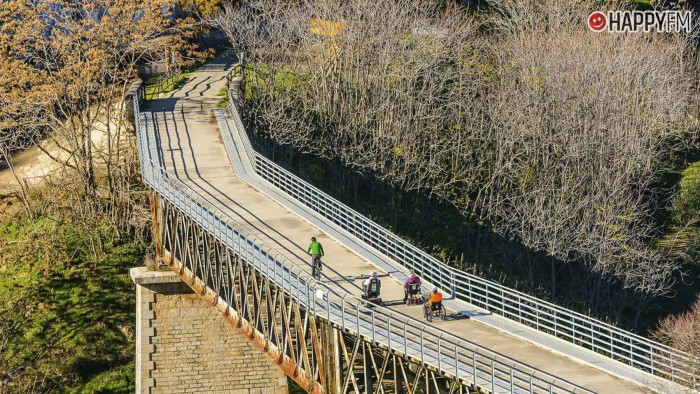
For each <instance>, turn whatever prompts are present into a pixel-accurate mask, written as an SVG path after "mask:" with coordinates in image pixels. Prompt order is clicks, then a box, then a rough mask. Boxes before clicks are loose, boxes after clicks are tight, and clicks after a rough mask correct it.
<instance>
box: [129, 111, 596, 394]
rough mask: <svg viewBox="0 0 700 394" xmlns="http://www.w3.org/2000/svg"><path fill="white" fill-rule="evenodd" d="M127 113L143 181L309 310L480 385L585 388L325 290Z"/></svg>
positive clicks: (523, 388)
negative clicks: (175, 174) (193, 183)
mask: <svg viewBox="0 0 700 394" xmlns="http://www.w3.org/2000/svg"><path fill="white" fill-rule="evenodd" d="M134 115H135V121H134V124H135V128H136V138H137V145H138V148H139V158H140V164H141V171H142V178H143V181H144V183H145V184H146V185H148V186H149V187H150V188H151V189H152V190H153V191H154V192H156V193H157V194H158V195H160V196H161V198H163V199H165V200H166V201H168V202H169V203H170V204H172V205H173V206H174V207H176V208H177V209H178V210H180V211H181V212H183V213H184V214H185V215H187V216H188V217H189V218H190V219H191V220H193V221H194V222H195V223H197V224H198V225H199V226H201V227H202V228H203V229H205V230H206V231H207V232H208V233H209V234H211V235H212V236H213V237H215V238H216V239H217V240H219V241H220V242H222V243H223V244H224V245H226V246H227V247H228V248H230V249H231V250H232V251H233V252H235V253H236V254H237V255H239V256H240V257H241V258H242V259H244V260H245V261H247V262H248V264H250V265H252V266H253V268H254V269H255V270H257V271H258V272H260V273H261V274H262V275H264V276H266V277H268V278H270V280H271V281H272V283H274V284H275V285H276V286H278V287H279V288H280V289H282V290H283V291H284V292H285V293H286V294H287V295H288V296H289V297H291V298H292V299H294V300H295V301H296V302H299V303H300V304H301V305H303V306H304V307H305V308H307V310H309V311H310V312H312V313H314V314H315V315H316V316H318V317H320V318H323V319H326V320H327V321H329V322H330V323H331V324H333V325H335V326H336V327H339V328H340V329H342V330H344V331H345V332H349V333H353V334H355V335H359V336H361V337H363V338H364V339H365V340H367V341H372V342H374V343H381V344H384V345H386V346H387V347H388V348H390V349H392V350H393V351H395V352H400V353H402V354H403V355H405V356H407V357H410V358H411V359H413V360H415V361H416V362H422V363H424V364H426V365H430V366H431V367H433V368H436V369H437V370H439V371H441V372H442V373H443V374H445V375H446V376H451V377H453V378H454V379H459V380H461V381H465V382H471V383H473V384H474V385H475V386H476V387H479V388H481V389H483V390H488V391H491V392H548V393H574V392H575V393H590V392H591V391H589V390H586V389H584V388H582V387H579V386H576V385H575V384H572V383H569V382H567V381H565V380H562V379H560V378H558V377H556V376H554V375H551V374H548V373H546V372H543V371H541V370H537V369H534V368H532V367H530V366H528V365H526V364H523V363H521V362H518V361H516V360H513V359H511V358H509V357H507V356H504V355H501V354H498V353H496V352H493V351H490V350H488V349H484V348H482V347H480V346H479V345H478V344H476V343H473V342H471V341H467V340H464V339H461V338H457V337H455V336H452V335H450V334H447V333H444V332H440V331H439V330H436V329H434V328H432V327H430V326H426V325H423V324H419V323H417V322H416V321H414V320H413V319H411V318H409V317H407V316H405V315H402V314H399V313H395V312H392V311H390V310H388V309H385V308H382V307H379V306H374V307H371V308H370V307H369V306H368V305H366V303H365V302H363V301H362V300H361V299H359V298H358V297H356V296H354V295H351V294H348V293H339V292H336V291H330V290H329V289H328V287H327V286H325V285H323V284H321V283H319V282H317V281H315V280H314V279H313V278H311V275H310V274H309V273H308V271H307V270H305V269H302V268H301V267H299V266H298V265H297V264H295V263H294V262H293V261H291V260H289V259H288V258H286V257H285V255H284V254H283V253H281V252H278V251H277V250H275V248H273V247H272V246H270V245H268V244H267V243H266V242H265V241H263V240H261V239H259V238H258V237H256V236H255V235H254V234H252V233H250V232H249V231H248V230H246V229H245V228H244V227H243V226H241V225H240V224H238V223H237V222H236V221H235V220H234V219H233V218H231V217H230V216H229V215H228V214H226V213H225V212H223V211H222V210H221V209H219V208H218V207H216V206H215V205H213V204H210V203H209V202H208V200H207V199H206V198H205V197H204V196H202V195H201V194H199V193H198V192H197V191H195V190H194V189H192V188H191V187H190V186H188V185H186V184H184V183H182V182H180V181H179V180H178V179H175V178H172V177H171V176H170V175H169V174H168V172H167V171H166V169H165V168H164V165H163V162H162V159H161V155H160V153H159V150H158V147H157V143H156V141H155V132H154V130H153V127H152V126H151V124H152V119H151V118H150V117H149V116H144V118H143V123H142V119H141V114H140V111H139V107H138V100H137V99H136V98H134ZM318 289H321V290H322V291H323V294H324V296H323V297H320V298H319V297H318V296H317V292H316V291H317V290H318ZM214 290H215V291H217V293H218V290H219V289H214Z"/></svg>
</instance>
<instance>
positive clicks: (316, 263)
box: [306, 237, 323, 279]
mask: <svg viewBox="0 0 700 394" xmlns="http://www.w3.org/2000/svg"><path fill="white" fill-rule="evenodd" d="M306 253H307V254H310V255H311V266H312V267H313V270H312V275H313V277H314V278H316V279H319V278H320V277H321V257H323V245H321V243H320V242H318V241H316V237H311V244H309V247H308V249H306Z"/></svg>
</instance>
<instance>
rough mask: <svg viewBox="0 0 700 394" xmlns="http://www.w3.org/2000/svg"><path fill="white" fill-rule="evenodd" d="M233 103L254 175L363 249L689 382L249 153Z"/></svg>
mask: <svg viewBox="0 0 700 394" xmlns="http://www.w3.org/2000/svg"><path fill="white" fill-rule="evenodd" d="M233 102H234V101H233V97H232V95H231V92H230V91H229V107H228V108H229V111H230V113H231V115H232V117H233V120H234V124H235V125H236V127H237V128H238V132H239V133H240V135H241V138H242V139H243V141H244V145H245V150H246V154H247V155H248V156H249V157H250V158H251V160H252V161H253V167H254V169H255V172H256V173H257V174H258V175H259V176H260V177H261V178H263V179H265V180H266V181H268V182H270V183H271V184H272V185H274V186H275V187H277V188H278V189H280V190H281V191H283V192H284V193H286V194H287V195H289V196H290V197H292V198H294V199H296V200H297V201H299V202H301V203H302V204H304V205H306V206H307V207H309V208H311V209H313V210H315V211H316V212H317V213H318V214H320V215H321V216H323V217H324V218H326V219H328V220H329V221H331V222H333V223H334V224H336V225H337V226H339V227H340V228H342V229H343V230H345V231H347V232H348V233H350V234H352V235H354V236H355V237H357V238H359V239H360V240H361V241H363V242H364V243H366V244H367V245H369V246H371V247H373V248H374V249H376V250H378V251H379V252H381V253H383V254H384V255H386V256H388V257H389V258H391V259H393V260H395V261H396V262H398V263H399V264H401V265H403V266H404V267H406V268H409V269H413V270H414V271H415V272H416V273H417V274H418V275H419V276H421V277H423V278H425V279H427V280H428V281H430V282H432V283H433V284H435V285H437V286H439V287H441V288H443V289H445V290H449V292H450V293H452V295H453V296H455V297H456V298H458V299H461V300H464V301H467V302H469V303H470V304H472V305H476V306H479V307H481V308H484V309H487V310H489V311H491V312H494V313H498V314H500V315H502V316H504V317H506V318H509V319H511V320H514V321H516V322H518V323H521V324H525V325H527V326H529V327H532V328H534V329H536V330H538V331H540V332H544V333H547V334H550V335H553V336H555V337H557V338H560V339H564V340H567V341H569V342H571V343H573V344H575V345H578V346H581V347H583V348H586V349H589V350H592V351H594V352H597V353H599V354H603V355H605V356H607V357H609V358H611V359H614V360H617V361H620V362H623V363H626V364H628V365H631V366H632V367H634V368H637V369H639V370H642V371H644V372H648V373H651V374H654V375H657V376H660V377H662V378H665V379H669V380H671V381H673V382H677V383H681V384H688V383H690V382H691V381H692V380H693V379H694V376H695V371H694V368H693V365H696V366H697V365H698V361H697V360H695V361H694V359H693V357H692V356H691V355H690V354H688V353H686V352H683V351H680V350H677V349H674V348H672V347H669V346H666V345H664V344H662V343H659V342H656V341H653V340H650V339H648V338H644V337H642V336H639V335H637V334H634V333H631V332H629V331H625V330H623V329H620V328H618V327H615V326H613V325H611V324H608V323H604V322H602V321H600V320H597V319H594V318H592V317H589V316H586V315H583V314H581V313H578V312H574V311H571V310H568V309H566V308H563V307H560V306H557V305H555V304H552V303H550V302H547V301H542V300H539V299H537V298H535V297H533V296H530V295H527V294H525V293H522V292H519V291H517V290H514V289H511V288H508V287H506V286H503V285H500V284H498V283H495V282H492V281H489V280H486V279H483V278H480V277H478V276H475V275H472V274H469V273H466V272H464V271H460V270H457V269H455V268H453V267H450V266H448V265H447V264H445V263H443V262H442V261H439V260H438V259H436V258H434V257H433V256H431V255H429V254H428V253H426V252H424V251H423V250H421V249H419V248H417V247H415V246H414V245H411V244H410V243H408V242H406V241H404V240H403V239H401V238H400V237H398V236H397V235H395V234H393V233H391V232H390V231H389V230H387V229H385V228H384V227H382V226H380V225H378V224H377V223H375V222H373V221H372V220H370V219H368V218H366V217H365V216H363V215H362V214H360V213H358V212H357V211H355V210H353V209H352V208H350V207H348V206H346V205H345V204H343V203H342V202H340V201H338V200H336V199H335V198H333V197H331V196H329V195H328V194H326V193H324V192H323V191H322V190H320V189H318V188H316V187H314V186H312V185H310V184H309V183H307V182H306V181H304V180H302V179H301V178H299V177H297V176H296V175H294V174H292V173H291V172H289V171H287V170H285V169H284V168H282V167H280V166H279V165H277V164H275V163H274V162H272V161H271V160H270V159H268V158H266V157H265V156H263V155H262V154H260V153H258V152H255V151H254V150H253V148H252V144H251V143H250V141H249V139H248V136H247V133H246V132H245V128H244V127H243V123H242V122H241V119H240V116H239V114H238V111H237V110H236V108H235V105H233Z"/></svg>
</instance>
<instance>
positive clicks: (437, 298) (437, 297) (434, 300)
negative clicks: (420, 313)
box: [429, 287, 442, 309]
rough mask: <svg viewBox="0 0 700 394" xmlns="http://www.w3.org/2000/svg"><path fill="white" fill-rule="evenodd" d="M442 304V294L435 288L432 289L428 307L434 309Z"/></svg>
mask: <svg viewBox="0 0 700 394" xmlns="http://www.w3.org/2000/svg"><path fill="white" fill-rule="evenodd" d="M441 303H442V293H440V292H439V291H438V289H437V287H433V291H432V292H430V301H429V305H430V307H431V308H432V309H435V308H436V307H438V306H440V304H441Z"/></svg>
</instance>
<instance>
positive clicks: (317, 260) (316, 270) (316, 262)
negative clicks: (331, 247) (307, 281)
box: [311, 255, 323, 280]
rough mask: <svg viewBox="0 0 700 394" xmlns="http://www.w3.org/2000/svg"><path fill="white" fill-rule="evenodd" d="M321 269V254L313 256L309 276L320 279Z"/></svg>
mask: <svg viewBox="0 0 700 394" xmlns="http://www.w3.org/2000/svg"><path fill="white" fill-rule="evenodd" d="M322 269H323V263H322V262H321V256H318V255H317V256H314V257H313V266H312V268H311V276H313V277H314V279H316V280H320V279H321V270H322Z"/></svg>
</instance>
